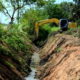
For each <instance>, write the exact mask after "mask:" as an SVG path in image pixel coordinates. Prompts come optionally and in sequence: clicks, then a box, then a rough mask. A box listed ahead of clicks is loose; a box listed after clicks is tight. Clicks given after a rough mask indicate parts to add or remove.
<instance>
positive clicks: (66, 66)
mask: <svg viewBox="0 0 80 80" xmlns="http://www.w3.org/2000/svg"><path fill="white" fill-rule="evenodd" d="M39 54H40V57H41V61H40V66H39V67H38V72H37V76H38V78H40V80H80V39H79V38H77V37H73V36H71V35H64V34H57V35H56V36H51V37H50V38H49V39H48V41H47V43H46V45H45V46H44V47H43V48H42V49H41V50H40V52H39Z"/></svg>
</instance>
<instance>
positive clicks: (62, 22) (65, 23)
mask: <svg viewBox="0 0 80 80" xmlns="http://www.w3.org/2000/svg"><path fill="white" fill-rule="evenodd" d="M60 28H61V30H62V31H66V30H67V29H68V20H67V19H61V20H60Z"/></svg>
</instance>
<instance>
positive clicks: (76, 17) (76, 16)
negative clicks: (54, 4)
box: [73, 0, 80, 20]
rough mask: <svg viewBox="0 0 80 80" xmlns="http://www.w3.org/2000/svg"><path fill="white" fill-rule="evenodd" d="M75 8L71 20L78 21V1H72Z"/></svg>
mask: <svg viewBox="0 0 80 80" xmlns="http://www.w3.org/2000/svg"><path fill="white" fill-rule="evenodd" d="M73 1H74V2H75V6H74V7H73V18H74V20H80V0H73Z"/></svg>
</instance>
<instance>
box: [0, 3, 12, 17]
mask: <svg viewBox="0 0 80 80" xmlns="http://www.w3.org/2000/svg"><path fill="white" fill-rule="evenodd" d="M0 3H1V2H0ZM1 5H2V7H3V9H5V11H6V12H5V11H4V10H3V12H4V14H6V13H7V15H8V16H9V17H10V18H11V15H10V14H9V12H8V10H7V9H6V7H5V6H3V4H2V3H1Z"/></svg>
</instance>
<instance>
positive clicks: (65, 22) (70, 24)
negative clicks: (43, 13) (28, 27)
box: [35, 18, 77, 38]
mask: <svg viewBox="0 0 80 80" xmlns="http://www.w3.org/2000/svg"><path fill="white" fill-rule="evenodd" d="M61 21H62V22H61ZM47 23H55V24H56V25H58V26H60V28H61V29H62V30H65V27H66V26H67V27H66V28H75V27H77V23H76V22H68V20H66V19H60V20H59V19H57V18H52V19H46V20H41V21H38V22H36V23H35V33H36V38H38V36H39V27H40V26H41V25H43V24H47ZM66 30H67V29H66Z"/></svg>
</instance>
